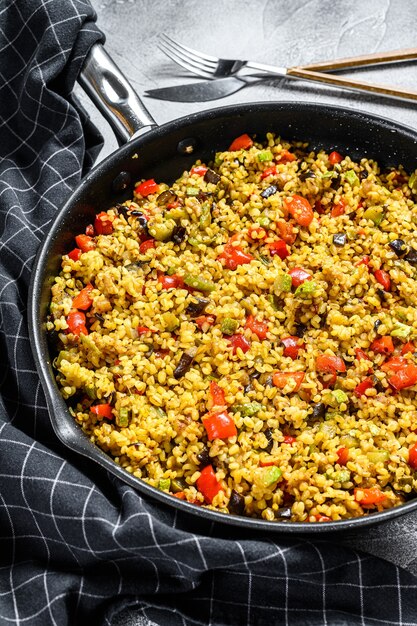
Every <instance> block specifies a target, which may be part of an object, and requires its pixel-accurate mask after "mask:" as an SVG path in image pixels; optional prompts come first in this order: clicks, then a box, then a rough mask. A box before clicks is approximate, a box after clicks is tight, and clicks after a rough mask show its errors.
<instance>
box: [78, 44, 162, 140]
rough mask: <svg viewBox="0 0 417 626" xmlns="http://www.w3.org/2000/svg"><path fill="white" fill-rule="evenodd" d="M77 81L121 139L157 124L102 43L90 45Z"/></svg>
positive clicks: (131, 136) (130, 137)
mask: <svg viewBox="0 0 417 626" xmlns="http://www.w3.org/2000/svg"><path fill="white" fill-rule="evenodd" d="M78 82H79V83H80V85H81V87H82V88H83V89H84V91H85V92H86V93H87V94H88V95H89V96H90V98H91V100H92V101H93V102H94V104H95V105H96V106H97V108H98V109H99V111H100V112H101V113H102V115H103V116H104V117H105V118H106V120H107V121H108V122H109V124H110V126H111V127H112V128H113V130H114V132H115V133H116V135H117V138H118V140H119V141H120V142H121V143H126V142H127V141H130V140H131V139H133V138H134V137H135V136H136V135H137V134H138V133H139V131H141V130H142V129H143V128H146V127H149V126H150V127H152V126H157V124H156V122H155V120H154V119H153V117H152V116H151V114H150V113H149V112H148V110H147V109H146V108H145V106H144V105H143V103H142V102H141V100H140V98H139V96H138V95H137V93H136V92H135V90H134V89H133V87H132V86H131V85H130V83H129V81H128V80H127V78H126V77H125V76H124V75H123V74H122V72H121V71H120V70H119V68H118V67H117V65H116V64H115V63H114V61H113V60H112V59H111V57H110V56H109V55H108V54H107V52H106V51H105V49H104V48H103V46H102V44H101V43H96V44H94V45H93V46H92V47H91V50H90V52H89V53H88V55H87V57H86V59H85V62H84V65H83V68H82V70H81V72H80V74H79V76H78Z"/></svg>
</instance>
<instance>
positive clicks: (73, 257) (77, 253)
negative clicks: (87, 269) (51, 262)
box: [68, 248, 81, 261]
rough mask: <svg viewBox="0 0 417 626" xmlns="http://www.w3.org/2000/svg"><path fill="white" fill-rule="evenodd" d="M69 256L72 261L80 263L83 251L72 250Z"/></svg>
mask: <svg viewBox="0 0 417 626" xmlns="http://www.w3.org/2000/svg"><path fill="white" fill-rule="evenodd" d="M68 256H69V258H70V259H71V261H78V259H79V258H80V256H81V250H80V249H79V248H74V250H71V252H68Z"/></svg>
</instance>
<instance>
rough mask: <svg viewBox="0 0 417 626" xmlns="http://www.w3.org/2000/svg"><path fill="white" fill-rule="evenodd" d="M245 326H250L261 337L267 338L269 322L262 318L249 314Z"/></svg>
mask: <svg viewBox="0 0 417 626" xmlns="http://www.w3.org/2000/svg"><path fill="white" fill-rule="evenodd" d="M245 328H249V330H251V331H252V332H253V333H255V335H257V336H258V338H259V339H266V335H267V332H268V324H267V322H263V321H262V320H258V319H256V318H255V317H254V316H253V315H249V316H248V318H247V320H246V323H245Z"/></svg>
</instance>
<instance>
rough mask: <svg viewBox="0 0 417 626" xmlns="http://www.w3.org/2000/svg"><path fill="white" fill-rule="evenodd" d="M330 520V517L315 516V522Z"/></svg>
mask: <svg viewBox="0 0 417 626" xmlns="http://www.w3.org/2000/svg"><path fill="white" fill-rule="evenodd" d="M331 521H332V520H331V519H330V517H327V515H317V517H316V522H320V523H322V522H331Z"/></svg>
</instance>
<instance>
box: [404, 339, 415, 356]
mask: <svg viewBox="0 0 417 626" xmlns="http://www.w3.org/2000/svg"><path fill="white" fill-rule="evenodd" d="M415 350H416V347H415V345H414V344H413V342H412V341H407V343H405V344H404V345H403V347H402V348H401V354H408V353H409V352H415Z"/></svg>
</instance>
